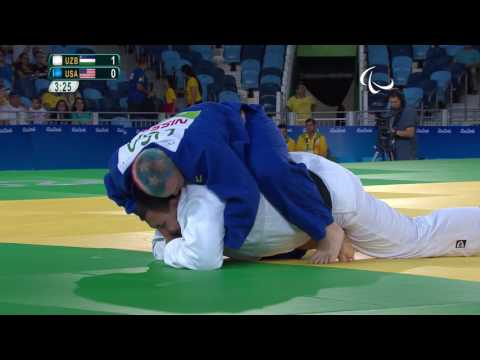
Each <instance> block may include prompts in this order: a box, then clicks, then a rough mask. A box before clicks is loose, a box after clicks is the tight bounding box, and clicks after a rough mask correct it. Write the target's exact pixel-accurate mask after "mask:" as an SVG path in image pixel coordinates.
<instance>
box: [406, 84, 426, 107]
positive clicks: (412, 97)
mask: <svg viewBox="0 0 480 360" xmlns="http://www.w3.org/2000/svg"><path fill="white" fill-rule="evenodd" d="M403 95H404V96H405V101H406V102H407V105H408V106H412V107H415V108H418V107H419V106H420V104H421V102H422V99H423V89H422V88H419V87H409V88H405V89H404V90H403Z"/></svg>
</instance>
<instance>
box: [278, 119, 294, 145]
mask: <svg viewBox="0 0 480 360" xmlns="http://www.w3.org/2000/svg"><path fill="white" fill-rule="evenodd" d="M278 128H279V129H280V132H281V133H282V136H283V138H284V139H285V143H286V144H287V147H288V151H289V152H290V151H295V140H293V139H292V138H291V137H290V136H288V127H287V125H285V124H280V125H278Z"/></svg>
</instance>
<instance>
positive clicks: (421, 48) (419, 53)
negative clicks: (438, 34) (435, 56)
mask: <svg viewBox="0 0 480 360" xmlns="http://www.w3.org/2000/svg"><path fill="white" fill-rule="evenodd" d="M430 47H431V45H412V50H413V54H412V56H413V59H414V60H425V59H426V58H427V52H428V50H429V49H430Z"/></svg>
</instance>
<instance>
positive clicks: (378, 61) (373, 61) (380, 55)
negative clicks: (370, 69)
mask: <svg viewBox="0 0 480 360" xmlns="http://www.w3.org/2000/svg"><path fill="white" fill-rule="evenodd" d="M367 52H368V64H369V65H385V66H389V64H390V61H389V57H388V50H387V47H386V46H385V45H368V46H367Z"/></svg>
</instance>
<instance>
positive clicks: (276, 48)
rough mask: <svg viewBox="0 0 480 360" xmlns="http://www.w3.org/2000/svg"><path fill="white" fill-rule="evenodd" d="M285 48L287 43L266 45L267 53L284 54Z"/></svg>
mask: <svg viewBox="0 0 480 360" xmlns="http://www.w3.org/2000/svg"><path fill="white" fill-rule="evenodd" d="M285 49H286V46H285V45H267V46H265V54H270V53H275V54H280V55H282V56H284V55H285Z"/></svg>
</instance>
